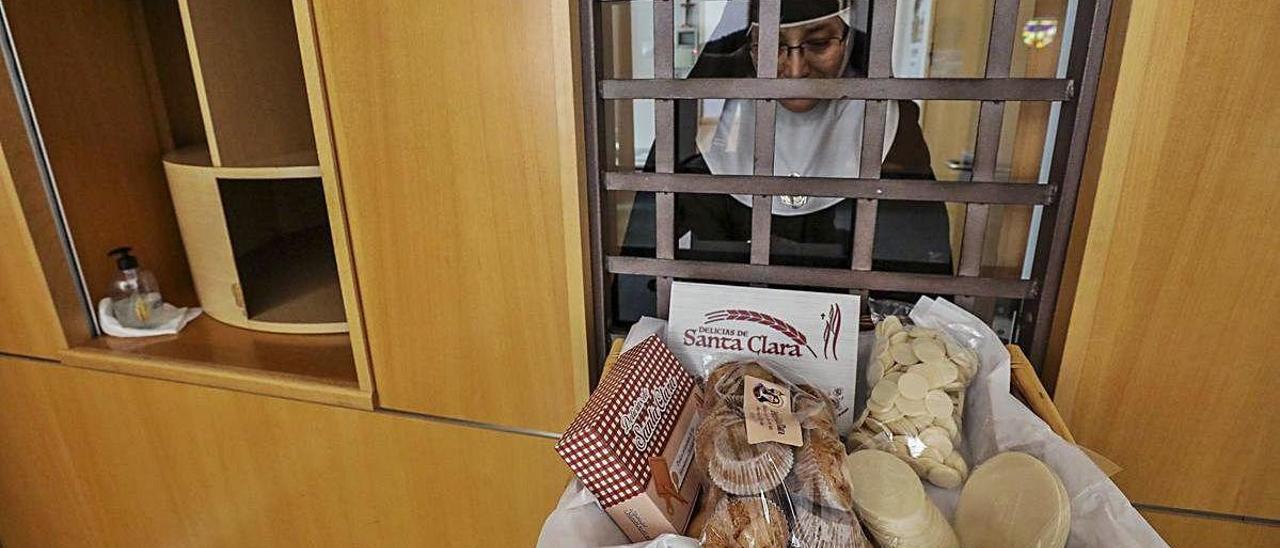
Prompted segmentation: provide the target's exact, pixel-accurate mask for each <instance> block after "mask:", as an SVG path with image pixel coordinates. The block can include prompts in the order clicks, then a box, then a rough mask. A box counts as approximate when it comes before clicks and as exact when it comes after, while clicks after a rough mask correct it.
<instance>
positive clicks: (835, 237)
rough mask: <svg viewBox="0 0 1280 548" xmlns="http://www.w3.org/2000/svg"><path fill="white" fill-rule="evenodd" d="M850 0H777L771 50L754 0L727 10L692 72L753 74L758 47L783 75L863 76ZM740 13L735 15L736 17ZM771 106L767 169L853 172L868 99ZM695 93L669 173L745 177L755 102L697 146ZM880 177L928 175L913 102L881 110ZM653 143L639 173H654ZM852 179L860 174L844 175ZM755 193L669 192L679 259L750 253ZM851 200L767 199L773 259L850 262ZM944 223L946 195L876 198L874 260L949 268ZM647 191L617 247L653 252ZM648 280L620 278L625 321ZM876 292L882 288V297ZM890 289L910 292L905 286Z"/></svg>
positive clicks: (645, 300)
mask: <svg viewBox="0 0 1280 548" xmlns="http://www.w3.org/2000/svg"><path fill="white" fill-rule="evenodd" d="M842 4H847V2H841V1H840V0H783V1H782V12H781V25H780V28H779V36H778V50H777V51H776V52H762V51H759V32H760V29H759V25H758V23H757V21H758V13H757V7H756V3H755V2H751V5H750V8H749V10H748V14H747V18H746V19H747V20H746V21H745V23H746V24H744V21H742V20H739V22H737V23H736V24H735V23H733V22H731V21H727V20H728V19H730V18H731V14H730V11H729V10H728V9H726V12H725V16H724V20H722V21H721V23H720V25H721V26H722V27H724V26H725V25H726V24H728V25H732V26H736V27H738V28H737V29H736V30H734V31H732V32H724V31H723V29H718V30H717V32H716V33H715V35H716V36H718V37H717V38H714V39H713V40H711V41H709V42H708V43H707V44H706V45H705V46H704V48H703V49H702V52H701V54H700V55H699V57H698V60H697V62H696V63H695V64H694V67H693V68H692V70H691V71H690V73H689V76H688V77H689V78H752V77H754V76H755V75H756V68H755V66H756V63H755V62H756V60H757V59H759V58H760V57H759V56H761V55H776V56H777V59H778V65H777V66H778V74H777V76H778V77H779V78H858V77H865V76H866V65H867V59H868V53H869V52H868V49H867V45H868V43H869V39H868V36H867V35H866V33H863V32H861V31H859V30H858V29H857V28H855V27H854V26H853V25H852V24H851V23H850V10H849V8H848V7H847V5H842ZM740 16H741V15H740ZM778 104H779V107H780V108H778V109H777V110H776V114H775V127H774V162H773V174H774V175H777V176H799V177H844V178H856V177H858V174H859V166H860V164H861V157H860V156H861V150H862V124H863V116H864V111H865V108H864V107H865V103H864V101H851V100H818V99H782V100H779V101H778ZM698 107H699V105H698V102H697V101H679V102H678V103H677V108H676V126H677V135H676V160H677V165H676V171H677V172H678V173H702V174H714V175H749V174H751V173H752V169H753V149H752V147H753V143H754V142H755V102H754V101H752V100H737V99H731V100H727V101H725V102H724V105H723V109H722V112H721V115H720V118H719V121H718V123H717V124H716V127H715V131H714V135H713V136H712V137H711V138H710V139H709V143H706V142H704V143H703V145H704V146H701V147H700V146H698V144H697V143H696V140H697V139H696V137H695V135H696V131H697V129H696V128H697V118H698ZM886 110H887V111H888V112H887V119H886V123H885V135H884V146H883V151H884V156H883V158H882V159H881V160H882V167H881V174H882V176H883V177H885V178H904V179H933V178H934V174H933V169H932V168H931V166H930V157H929V147H928V145H927V144H926V143H925V139H924V135H923V132H922V131H921V129H920V124H919V119H920V108H919V107H918V106H917V105H916V104H915V103H914V102H912V101H891V102H889V104H888V107H887V109H886ZM653 160H654V158H653V154H652V152H650V155H649V160H648V162H646V166H645V170H646V171H653V167H654V165H653ZM850 184H856V183H852V182H851V183H850ZM751 203H752V197H751V196H750V195H730V196H724V195H705V194H681V195H677V196H676V215H675V217H676V218H675V220H676V230H675V235H676V237H677V245H676V257H677V258H678V259H690V260H709V261H730V262H747V261H748V259H749V257H750V237H751ZM856 209H857V208H856V200H847V199H843V198H830V197H815V196H806V195H803V194H797V195H792V196H774V197H773V204H772V212H773V222H772V237H771V240H770V251H771V252H770V258H769V262H770V264H777V265H792V266H815V267H830V268H849V267H850V265H851V263H852V248H853V245H852V237H853V227H854V223H855V217H856ZM949 231H950V228H949V223H948V219H947V212H946V208H945V206H944V204H941V203H936V202H904V201H888V200H882V201H880V202H879V209H878V213H877V218H876V237H875V244H874V250H873V254H872V268H873V269H875V270H885V271H898V272H923V273H935V274H950V273H951V272H952V261H951V244H950V232H949ZM654 233H655V232H654V217H653V195H652V193H641V194H639V195H637V197H636V203H635V206H634V207H633V208H632V215H631V218H630V220H629V223H628V225H627V231H626V234H625V236H624V240H623V249H622V252H623V254H627V255H640V256H646V255H647V256H652V255H653V249H654V248H653V241H654ZM652 291H653V284H652V283H651V279H646V280H639V279H634V278H632V277H620V278H619V280H618V284H617V287H616V293H615V297H616V298H617V300H616V301H615V302H617V303H618V305H619V306H618V307H617V310H618V312H619V317H617V318H615V320H618V321H621V322H627V321H628V320H632V319H634V318H635V317H637V316H638V315H642V314H652V313H653V309H654V304H653V302H654V301H653V299H654V297H653V294H652ZM882 296H883V295H882ZM892 296H894V297H902V298H909V297H910V296H905V295H892Z"/></svg>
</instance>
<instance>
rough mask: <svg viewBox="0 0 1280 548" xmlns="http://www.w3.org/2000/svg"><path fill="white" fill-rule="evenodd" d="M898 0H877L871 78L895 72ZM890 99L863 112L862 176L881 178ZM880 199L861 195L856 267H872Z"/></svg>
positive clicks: (856, 221) (854, 253)
mask: <svg viewBox="0 0 1280 548" xmlns="http://www.w3.org/2000/svg"><path fill="white" fill-rule="evenodd" d="M897 4H898V3H897V2H896V0H875V4H874V7H873V8H872V19H871V57H870V59H869V60H868V67H867V76H868V77H869V78H886V77H889V76H891V75H892V74H891V73H892V72H893V69H892V66H891V65H892V62H893V26H894V25H893V22H894V17H895V15H896V14H897V11H898V9H897ZM888 106H889V103H888V101H887V100H877V101H867V102H866V106H865V107H864V111H863V116H862V151H861V152H860V157H859V159H858V176H859V177H862V178H864V179H878V178H880V168H881V165H880V164H881V162H882V160H883V157H884V132H885V127H884V126H885V117H886V115H887V114H888ZM878 209H879V202H878V201H876V200H874V199H859V200H858V206H857V210H856V211H857V214H856V215H855V217H854V226H853V250H852V257H853V259H852V261H851V266H852V268H853V269H854V270H871V256H872V253H873V252H874V248H875V240H876V215H877V212H878Z"/></svg>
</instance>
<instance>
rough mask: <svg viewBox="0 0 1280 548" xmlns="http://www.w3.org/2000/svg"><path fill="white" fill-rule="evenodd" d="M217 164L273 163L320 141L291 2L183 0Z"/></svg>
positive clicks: (312, 148)
mask: <svg viewBox="0 0 1280 548" xmlns="http://www.w3.org/2000/svg"><path fill="white" fill-rule="evenodd" d="M179 5H180V7H181V8H182V16H183V24H184V25H185V27H186V36H187V48H188V50H189V51H190V53H191V66H192V72H193V73H194V76H195V80H196V91H197V95H198V96H199V99H200V106H201V112H202V114H203V118H204V123H205V133H206V134H207V136H208V139H209V149H210V152H211V156H212V159H213V163H214V165H218V166H270V165H274V164H273V162H275V161H277V160H276V159H278V158H280V157H282V156H287V155H289V154H293V153H295V152H297V151H308V150H309V151H312V153H313V154H314V151H315V147H316V143H315V137H314V132H313V128H312V126H311V112H310V106H309V104H308V102H307V101H308V99H307V91H306V90H307V88H306V82H305V80H304V77H303V72H302V55H301V52H300V51H299V49H298V48H299V45H298V31H297V27H296V24H295V22H294V16H293V5H292V3H291V2H289V0H266V1H264V0H221V1H218V2H206V1H196V0H181V2H180V3H179Z"/></svg>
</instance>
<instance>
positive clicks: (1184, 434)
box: [1056, 0, 1280, 539]
mask: <svg viewBox="0 0 1280 548" xmlns="http://www.w3.org/2000/svg"><path fill="white" fill-rule="evenodd" d="M1277 28H1280V3H1277V2H1219V1H1213V0H1183V1H1178V2H1134V3H1133V4H1132V9H1131V12H1130V14H1129V25H1128V36H1127V38H1126V40H1125V45H1124V53H1123V57H1122V60H1121V64H1120V68H1119V76H1118V80H1117V85H1116V91H1115V101H1114V104H1113V108H1112V110H1111V119H1110V130H1109V134H1108V137H1107V144H1106V148H1105V152H1104V157H1103V159H1102V167H1101V173H1100V177H1099V182H1098V188H1097V195H1096V200H1095V205H1094V209H1093V215H1092V219H1091V221H1090V225H1089V226H1088V243H1087V244H1086V247H1085V251H1084V259H1083V263H1082V265H1081V270H1080V276H1079V284H1078V287H1077V293H1076V295H1077V296H1076V300H1075V304H1074V309H1073V311H1072V314H1071V321H1070V326H1069V328H1068V332H1067V336H1066V343H1065V347H1064V352H1063V359H1062V372H1061V375H1060V377H1059V381H1058V388H1057V393H1056V399H1057V402H1058V405H1059V407H1060V408H1061V410H1062V412H1063V414H1064V415H1065V417H1066V419H1067V421H1068V423H1069V424H1070V426H1071V429H1072V431H1073V432H1074V433H1075V435H1076V438H1077V439H1078V440H1079V441H1080V443H1082V444H1083V445H1085V446H1088V447H1090V448H1093V449H1095V450H1097V451H1098V452H1100V453H1102V454H1104V455H1106V456H1108V457H1110V458H1112V459H1114V460H1115V461H1117V462H1118V463H1119V464H1120V465H1122V466H1123V467H1124V468H1125V470H1124V471H1123V472H1121V473H1120V474H1119V475H1117V476H1116V478H1115V479H1116V482H1117V483H1118V484H1119V485H1120V487H1121V488H1122V489H1124V491H1125V493H1126V494H1128V495H1129V496H1130V497H1131V498H1132V500H1133V501H1134V502H1135V503H1138V504H1148V505H1156V506H1161V507H1170V508H1178V509H1188V510H1196V511H1203V512H1213V513H1218V514H1228V515H1237V516H1250V517H1255V518H1264V519H1267V520H1277V519H1280V479H1277V478H1280V459H1278V458H1276V455H1277V452H1278V451H1280V422H1278V421H1276V419H1275V417H1276V416H1277V415H1280V399H1278V398H1277V397H1276V395H1277V394H1280V374H1278V373H1277V370H1276V366H1275V357H1276V356H1280V312H1278V311H1280V251H1278V250H1280V224H1278V223H1277V222H1276V214H1277V212H1280V177H1278V176H1277V174H1276V173H1277V171H1276V158H1277V154H1278V153H1280V131H1278V130H1277V128H1278V127H1280V65H1277V64H1276V63H1274V62H1270V61H1269V60H1267V59H1265V56H1266V53H1267V52H1270V51H1273V50H1274V49H1275V47H1274V41H1275V37H1274V34H1275V30H1276V29H1277ZM1082 203H1083V202H1082ZM1274 538H1275V537H1274V536H1272V539H1274Z"/></svg>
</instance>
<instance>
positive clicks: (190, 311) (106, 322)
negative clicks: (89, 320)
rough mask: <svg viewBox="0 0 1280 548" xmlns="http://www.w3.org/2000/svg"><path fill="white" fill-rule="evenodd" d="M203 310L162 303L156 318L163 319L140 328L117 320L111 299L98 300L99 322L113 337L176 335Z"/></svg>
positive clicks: (104, 330) (195, 307) (104, 331)
mask: <svg viewBox="0 0 1280 548" xmlns="http://www.w3.org/2000/svg"><path fill="white" fill-rule="evenodd" d="M202 312H204V311H203V310H201V309H200V307H198V306H193V307H191V308H178V307H176V306H173V305H171V304H169V303H162V304H161V305H160V309H159V310H156V312H155V314H156V319H157V320H162V321H159V322H158V323H157V324H156V326H155V327H150V328H146V329H139V328H136V327H125V326H124V325H121V323H120V320H117V319H116V316H115V314H114V313H112V312H111V299H109V298H104V299H102V300H101V301H98V323H99V324H100V325H101V326H102V332H103V333H106V334H107V335H111V336H112V337H154V336H156V335H175V334H177V333H178V332H179V331H182V328H184V327H186V326H187V324H188V323H191V320H194V319H196V318H197V317H199V316H200V313H202Z"/></svg>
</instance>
